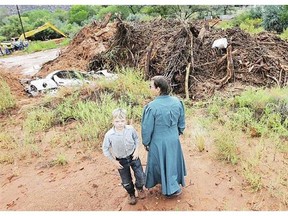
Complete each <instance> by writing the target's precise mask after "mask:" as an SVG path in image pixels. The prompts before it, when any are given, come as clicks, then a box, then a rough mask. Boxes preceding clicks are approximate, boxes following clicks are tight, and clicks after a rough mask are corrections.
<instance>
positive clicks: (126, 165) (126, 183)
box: [117, 156, 145, 195]
mask: <svg viewBox="0 0 288 216" xmlns="http://www.w3.org/2000/svg"><path fill="white" fill-rule="evenodd" d="M117 160H118V161H119V163H120V164H121V165H122V166H123V168H122V169H118V172H119V174H120V177H121V180H122V185H123V187H124V188H125V189H126V191H127V192H128V193H129V194H130V195H135V189H134V184H133V180H132V175H131V169H130V167H131V168H132V170H133V171H134V177H135V186H136V189H138V190H142V189H143V185H144V184H145V174H144V172H143V168H142V164H141V161H140V159H139V158H138V159H137V160H132V156H129V157H127V158H121V159H117Z"/></svg>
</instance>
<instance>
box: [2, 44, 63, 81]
mask: <svg viewBox="0 0 288 216" xmlns="http://www.w3.org/2000/svg"><path fill="white" fill-rule="evenodd" d="M59 51H60V49H51V50H45V51H41V52H35V53H32V54H27V55H19V56H15V55H12V56H9V57H6V58H4V57H2V58H0V67H5V68H7V69H11V72H12V73H13V69H17V70H21V73H22V75H28V76H33V75H34V74H36V73H37V72H38V71H39V70H40V68H41V66H42V64H43V63H45V62H47V61H50V60H53V59H55V58H57V56H58V55H59Z"/></svg>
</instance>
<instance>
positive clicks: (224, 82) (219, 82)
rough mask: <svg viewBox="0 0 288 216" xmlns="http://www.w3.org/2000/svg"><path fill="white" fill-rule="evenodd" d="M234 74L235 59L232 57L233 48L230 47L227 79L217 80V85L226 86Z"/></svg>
mask: <svg viewBox="0 0 288 216" xmlns="http://www.w3.org/2000/svg"><path fill="white" fill-rule="evenodd" d="M233 74H234V64H233V57H232V46H231V45H229V46H228V48H227V73H226V75H225V77H223V78H222V79H220V80H215V82H216V83H217V84H220V86H222V85H224V84H226V83H227V82H228V81H229V80H230V79H231V78H232V77H233Z"/></svg>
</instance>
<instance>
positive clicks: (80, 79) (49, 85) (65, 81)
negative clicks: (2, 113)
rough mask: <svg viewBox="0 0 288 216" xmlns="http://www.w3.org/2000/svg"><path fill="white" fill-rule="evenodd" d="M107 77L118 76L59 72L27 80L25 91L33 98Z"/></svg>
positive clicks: (71, 71) (101, 72)
mask: <svg viewBox="0 0 288 216" xmlns="http://www.w3.org/2000/svg"><path fill="white" fill-rule="evenodd" d="M100 77H105V78H107V79H113V80H114V79H115V78H117V75H116V74H112V73H109V72H107V70H101V71H97V72H95V71H90V72H88V73H84V72H79V71H73V70H57V71H53V72H51V73H49V74H48V75H47V76H46V77H45V78H40V79H34V80H28V81H27V80H26V81H25V91H26V92H27V93H28V94H30V95H31V96H36V95H38V94H39V93H42V92H43V93H44V92H48V91H49V92H51V91H52V92H53V91H56V90H57V89H58V88H59V87H61V86H81V85H83V84H85V83H90V82H91V79H95V78H100Z"/></svg>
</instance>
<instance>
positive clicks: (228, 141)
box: [214, 130, 239, 165]
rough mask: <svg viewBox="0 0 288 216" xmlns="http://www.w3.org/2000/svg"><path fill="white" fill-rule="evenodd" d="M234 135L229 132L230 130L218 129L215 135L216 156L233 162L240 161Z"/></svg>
mask: <svg viewBox="0 0 288 216" xmlns="http://www.w3.org/2000/svg"><path fill="white" fill-rule="evenodd" d="M233 136H234V135H233V134H231V133H229V131H228V130H225V131H220V130H217V132H216V135H215V140H214V142H215V146H216V158H217V159H218V160H223V161H227V162H230V163H232V164H233V165H235V164H237V163H238V160H239V158H238V155H237V146H236V143H235V138H234V137H233Z"/></svg>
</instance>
